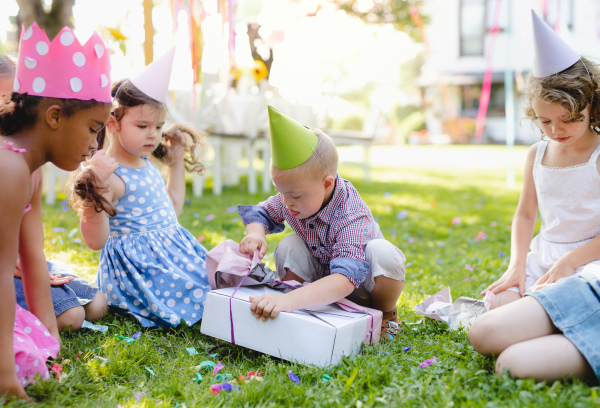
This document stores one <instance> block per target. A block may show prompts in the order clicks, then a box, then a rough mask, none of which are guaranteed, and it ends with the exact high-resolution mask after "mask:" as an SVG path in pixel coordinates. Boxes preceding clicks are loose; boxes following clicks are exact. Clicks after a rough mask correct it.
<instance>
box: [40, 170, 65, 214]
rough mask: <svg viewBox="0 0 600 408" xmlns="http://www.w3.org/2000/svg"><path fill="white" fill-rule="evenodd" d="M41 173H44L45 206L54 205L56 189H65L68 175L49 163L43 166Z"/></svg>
mask: <svg viewBox="0 0 600 408" xmlns="http://www.w3.org/2000/svg"><path fill="white" fill-rule="evenodd" d="M42 171H43V173H44V192H45V194H46V198H45V201H46V204H48V205H54V203H55V202H56V189H57V187H58V188H60V189H61V190H64V189H65V184H66V182H67V177H68V176H69V174H70V173H69V172H68V171H64V170H61V169H59V168H58V167H56V166H55V165H54V164H52V163H50V162H48V163H46V164H44V166H43V167H42Z"/></svg>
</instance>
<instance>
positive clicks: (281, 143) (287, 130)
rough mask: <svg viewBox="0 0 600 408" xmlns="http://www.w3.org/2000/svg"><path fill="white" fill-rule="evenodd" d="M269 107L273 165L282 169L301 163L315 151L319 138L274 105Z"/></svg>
mask: <svg viewBox="0 0 600 408" xmlns="http://www.w3.org/2000/svg"><path fill="white" fill-rule="evenodd" d="M268 109H269V129H270V131H271V158H272V160H273V165H274V166H275V167H277V168H278V169H281V170H287V169H291V168H294V167H297V166H299V165H301V164H302V163H304V162H305V161H307V160H308V158H309V157H310V156H311V155H312V154H313V153H314V151H315V150H314V149H316V148H317V142H318V140H319V138H318V137H317V135H315V134H314V133H313V132H311V131H310V129H308V128H307V127H306V126H303V125H301V124H300V123H298V122H296V121H295V120H294V119H292V118H290V117H289V116H286V115H284V114H283V113H281V112H279V111H278V110H277V109H275V108H273V107H272V106H269V107H268Z"/></svg>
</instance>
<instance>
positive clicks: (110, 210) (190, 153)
mask: <svg viewBox="0 0 600 408" xmlns="http://www.w3.org/2000/svg"><path fill="white" fill-rule="evenodd" d="M111 94H112V97H113V100H114V105H115V106H116V107H115V108H114V109H113V111H112V112H111V115H113V116H114V118H115V119H116V120H117V121H120V120H121V119H123V116H125V114H126V113H127V109H129V108H132V107H135V106H140V105H150V106H152V107H154V108H156V109H160V110H164V111H166V110H167V106H166V105H165V104H164V103H162V102H158V101H156V100H154V99H152V98H150V97H149V96H148V95H146V94H145V93H143V92H142V91H140V90H139V89H137V88H136V87H135V86H134V85H133V84H132V83H131V81H129V80H128V79H122V80H120V81H118V82H116V83H115V84H113V86H112V90H111ZM177 131H179V132H181V133H182V135H183V137H184V143H185V147H186V150H185V153H184V157H183V160H184V162H185V168H186V170H187V171H189V172H197V173H199V174H203V173H204V165H203V164H202V163H201V162H200V161H199V160H198V158H197V157H196V150H197V146H202V145H203V144H204V141H205V138H206V137H205V134H204V133H203V132H201V131H199V130H197V129H194V128H192V127H190V126H186V125H180V124H173V125H171V126H169V127H168V128H167V129H165V130H164V131H163V134H162V136H163V138H162V139H161V142H160V144H159V145H158V147H157V148H156V149H155V150H154V151H153V152H152V156H154V157H156V158H157V159H158V160H160V161H161V162H162V163H164V164H167V165H169V164H171V163H170V162H169V158H170V154H169V151H170V149H171V147H170V145H169V144H168V143H166V141H165V138H164V137H165V136H166V135H168V134H172V133H174V132H177ZM105 142H107V140H106V127H105V128H103V129H102V131H101V132H100V133H98V149H102V148H103V147H104V145H105ZM66 189H67V191H68V192H69V196H70V197H69V202H70V204H71V207H72V208H73V209H74V210H75V211H76V212H77V213H78V214H79V216H80V217H81V216H82V215H83V211H84V210H85V208H87V207H94V209H95V210H96V212H102V211H104V212H106V213H107V214H109V215H111V216H115V215H116V214H117V212H116V210H115V207H114V206H113V205H112V204H111V203H109V202H108V201H107V200H106V199H105V198H104V197H103V196H102V194H103V193H104V192H105V191H106V188H105V187H103V186H102V183H100V181H99V180H98V178H97V177H96V174H95V173H94V172H93V171H92V170H91V169H90V168H89V167H87V166H85V164H82V165H81V166H79V168H78V169H77V170H75V171H74V172H72V173H71V174H70V175H69V180H68V182H67V187H66Z"/></svg>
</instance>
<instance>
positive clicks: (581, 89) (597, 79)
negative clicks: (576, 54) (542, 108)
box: [523, 57, 600, 128]
mask: <svg viewBox="0 0 600 408" xmlns="http://www.w3.org/2000/svg"><path fill="white" fill-rule="evenodd" d="M584 64H585V65H584ZM599 88H600V69H599V68H598V65H597V64H596V63H594V62H592V61H590V60H589V59H587V58H584V57H581V60H579V61H577V62H576V63H575V64H573V65H572V66H570V67H569V68H567V69H565V70H563V71H561V72H559V73H557V74H553V75H549V76H547V77H543V78H537V77H535V76H533V74H532V73H530V74H529V76H528V77H527V85H526V86H525V90H524V93H523V96H524V99H525V106H524V111H525V117H526V118H527V119H529V120H531V121H532V122H533V123H535V124H536V125H538V126H539V124H538V120H537V116H536V114H535V111H534V110H533V107H532V103H533V100H534V99H536V98H539V99H540V100H542V101H544V102H546V103H558V104H560V105H561V106H562V107H563V108H564V109H565V111H566V113H567V114H568V115H569V119H570V120H571V121H581V120H582V119H583V115H582V114H581V111H583V110H584V109H585V108H586V107H588V106H589V107H590V125H591V126H592V127H594V128H597V127H600V92H599Z"/></svg>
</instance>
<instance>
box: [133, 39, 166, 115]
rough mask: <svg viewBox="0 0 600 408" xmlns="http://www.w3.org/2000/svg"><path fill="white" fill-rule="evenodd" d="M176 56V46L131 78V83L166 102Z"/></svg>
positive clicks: (154, 97)
mask: <svg viewBox="0 0 600 408" xmlns="http://www.w3.org/2000/svg"><path fill="white" fill-rule="evenodd" d="M174 57H175V47H171V49H169V51H167V52H166V53H164V54H163V55H161V56H160V57H158V58H157V59H155V60H154V61H152V62H151V63H150V64H148V66H147V67H146V68H144V70H143V71H142V72H140V73H139V74H138V75H136V76H135V77H133V78H131V83H132V84H133V85H135V87H136V88H137V89H139V90H140V91H142V92H143V93H145V94H146V95H148V96H149V97H151V98H152V99H154V100H155V101H158V102H162V103H166V102H167V92H168V90H169V82H170V81H171V70H172V69H173V58H174Z"/></svg>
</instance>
